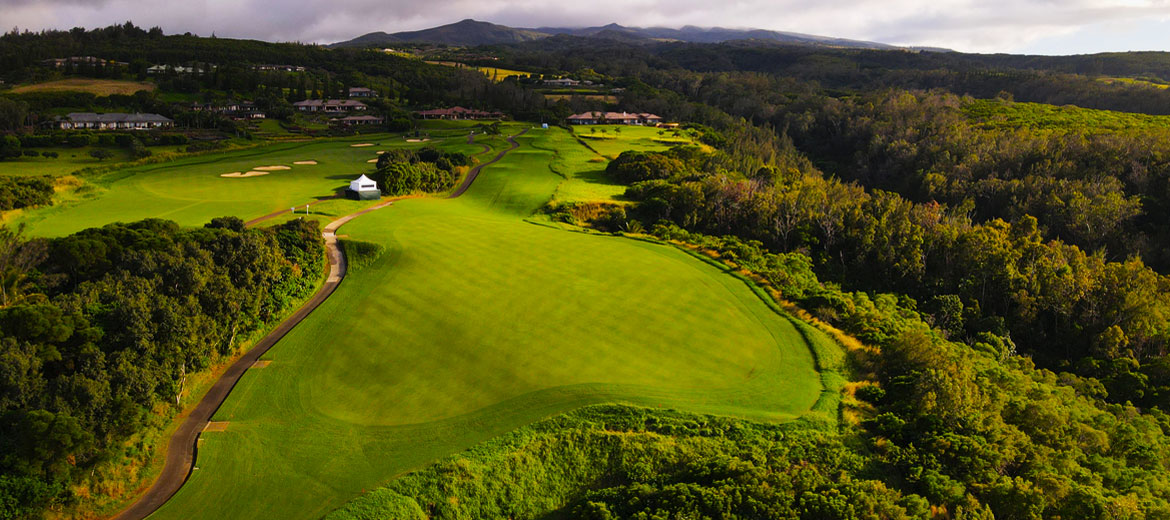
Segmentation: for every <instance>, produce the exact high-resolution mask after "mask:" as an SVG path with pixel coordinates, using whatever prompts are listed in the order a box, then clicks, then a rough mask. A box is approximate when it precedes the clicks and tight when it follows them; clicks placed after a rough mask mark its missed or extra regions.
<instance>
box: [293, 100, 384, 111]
mask: <svg viewBox="0 0 1170 520" xmlns="http://www.w3.org/2000/svg"><path fill="white" fill-rule="evenodd" d="M293 107H295V108H296V109H297V110H300V111H301V112H325V113H338V112H351V111H354V110H365V109H367V108H369V107H368V106H366V104H365V103H362V102H361V101H354V100H352V99H325V100H321V99H306V100H304V101H297V102H296V103H293Z"/></svg>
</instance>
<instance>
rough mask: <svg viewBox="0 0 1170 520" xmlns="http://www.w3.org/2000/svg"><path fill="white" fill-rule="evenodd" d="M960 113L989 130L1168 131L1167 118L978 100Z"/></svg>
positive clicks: (1168, 117)
mask: <svg viewBox="0 0 1170 520" xmlns="http://www.w3.org/2000/svg"><path fill="white" fill-rule="evenodd" d="M963 112H965V113H966V114H967V117H969V118H970V119H971V120H972V121H973V122H974V123H976V124H978V125H979V126H980V127H983V128H988V129H1006V130H1012V129H1016V128H1027V129H1032V130H1058V131H1068V132H1085V133H1102V132H1122V131H1141V130H1157V131H1165V130H1170V116H1152V115H1146V114H1134V113H1129V112H1114V111H1112V110H1096V109H1091V108H1081V107H1076V106H1072V105H1066V106H1056V105H1046V104H1043V103H1014V102H1008V101H1001V100H996V99H978V100H974V101H971V102H969V103H966V104H964V105H963Z"/></svg>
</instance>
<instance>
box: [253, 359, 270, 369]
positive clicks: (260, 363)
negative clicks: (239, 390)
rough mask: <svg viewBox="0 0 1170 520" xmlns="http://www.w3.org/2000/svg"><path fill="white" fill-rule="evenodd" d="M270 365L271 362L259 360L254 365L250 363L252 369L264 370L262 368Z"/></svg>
mask: <svg viewBox="0 0 1170 520" xmlns="http://www.w3.org/2000/svg"><path fill="white" fill-rule="evenodd" d="M270 363H272V361H271V360H268V359H261V360H259V361H257V362H255V363H252V368H264V367H266V366H268V365H269V364H270Z"/></svg>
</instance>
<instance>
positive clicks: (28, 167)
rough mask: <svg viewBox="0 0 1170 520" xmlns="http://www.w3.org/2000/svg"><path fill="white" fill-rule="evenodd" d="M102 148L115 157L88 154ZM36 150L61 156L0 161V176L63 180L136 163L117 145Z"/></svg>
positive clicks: (157, 149) (159, 150)
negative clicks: (84, 170) (86, 171)
mask: <svg viewBox="0 0 1170 520" xmlns="http://www.w3.org/2000/svg"><path fill="white" fill-rule="evenodd" d="M99 148H100V149H104V150H108V151H110V152H112V153H113V154H114V156H113V157H111V158H109V159H105V160H101V161H99V160H97V159H94V158H93V156H91V155H89V152H91V151H93V150H97V149H99ZM183 148H186V147H185V146H151V147H150V148H149V150H150V151H151V152H152V153H154V154H163V153H175V152H178V151H180V150H182V149H183ZM33 150H36V151H37V152H57V154H58V155H59V157H57V158H56V159H51V158H48V157H27V156H22V157H20V158H18V159H8V160H5V161H0V176H3V177H8V176H17V177H18V176H25V175H51V176H53V177H60V176H62V175H69V174H72V173H76V172H77V171H78V170H81V169H82V168H101V167H106V166H111V165H114V164H117V163H121V162H129V161H133V160H134V157H133V156H131V155H130V151H129V150H128V149H126V148H121V147H115V146H83V147H81V148H73V147H69V146H49V147H38V148H33Z"/></svg>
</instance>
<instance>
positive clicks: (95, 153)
mask: <svg viewBox="0 0 1170 520" xmlns="http://www.w3.org/2000/svg"><path fill="white" fill-rule="evenodd" d="M89 156H90V157H93V158H94V159H97V160H99V161H104V160H106V159H109V158H111V157H113V156H114V152H111V151H109V150H106V149H105V148H97V149H95V150H90V151H89Z"/></svg>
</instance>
